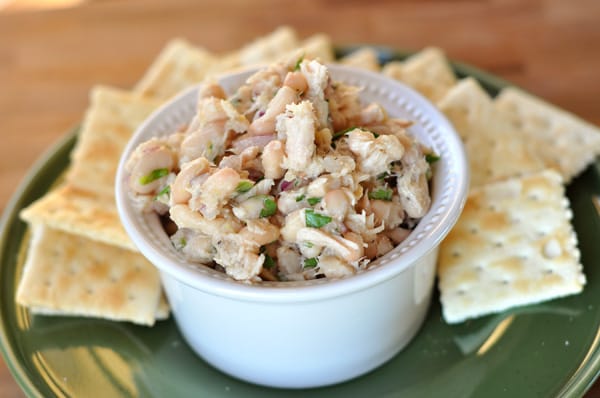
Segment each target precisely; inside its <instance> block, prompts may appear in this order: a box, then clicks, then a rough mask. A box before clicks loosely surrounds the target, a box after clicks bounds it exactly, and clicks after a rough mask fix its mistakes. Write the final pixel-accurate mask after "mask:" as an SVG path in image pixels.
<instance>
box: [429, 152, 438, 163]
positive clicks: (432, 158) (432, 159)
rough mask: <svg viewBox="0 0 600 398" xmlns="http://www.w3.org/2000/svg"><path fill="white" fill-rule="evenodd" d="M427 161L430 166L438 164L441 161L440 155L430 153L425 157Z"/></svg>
mask: <svg viewBox="0 0 600 398" xmlns="http://www.w3.org/2000/svg"><path fill="white" fill-rule="evenodd" d="M425 160H426V161H427V163H429V164H433V163H435V162H437V161H438V160H440V157H439V155H436V154H435V153H433V152H432V153H428V154H426V155H425Z"/></svg>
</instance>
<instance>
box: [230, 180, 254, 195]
mask: <svg viewBox="0 0 600 398" xmlns="http://www.w3.org/2000/svg"><path fill="white" fill-rule="evenodd" d="M253 186H254V183H253V182H252V181H250V180H242V181H240V182H239V183H238V184H237V187H235V191H236V192H238V193H244V192H248V191H249V190H250V189H252V187H253Z"/></svg>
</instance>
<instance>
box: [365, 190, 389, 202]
mask: <svg viewBox="0 0 600 398" xmlns="http://www.w3.org/2000/svg"><path fill="white" fill-rule="evenodd" d="M393 193H394V192H393V191H392V190H391V189H384V188H380V189H376V190H374V191H372V192H369V199H375V200H387V201H390V200H392V195H393Z"/></svg>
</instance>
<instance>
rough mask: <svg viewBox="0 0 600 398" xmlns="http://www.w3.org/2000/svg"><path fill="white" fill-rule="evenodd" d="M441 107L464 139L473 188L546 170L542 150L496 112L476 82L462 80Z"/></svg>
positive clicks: (443, 99) (450, 91)
mask: <svg viewBox="0 0 600 398" xmlns="http://www.w3.org/2000/svg"><path fill="white" fill-rule="evenodd" d="M437 105H438V108H439V109H440V110H441V111H442V112H443V113H444V114H445V115H446V117H447V118H448V119H449V120H450V122H452V124H453V125H454V128H455V129H456V130H457V132H458V133H459V135H460V137H461V139H462V140H463V143H464V146H465V150H466V152H467V157H468V160H469V168H470V171H471V186H472V187H476V186H479V185H482V184H485V183H487V182H490V181H495V180H499V179H502V178H505V177H510V176H517V175H521V174H524V173H529V172H533V171H539V170H542V169H544V164H543V162H542V160H541V159H540V158H539V156H538V154H537V151H538V149H537V148H535V147H531V146H530V145H528V144H529V143H528V142H527V141H526V140H524V138H523V136H522V134H521V132H520V130H518V129H517V128H515V126H514V125H512V124H511V123H510V121H509V120H508V119H507V118H506V117H504V116H503V115H502V114H501V113H499V112H498V111H496V109H495V108H494V105H493V102H492V98H491V97H490V96H489V95H488V94H487V93H486V92H485V91H484V89H483V88H482V87H481V86H480V85H479V83H477V81H476V80H475V79H473V78H471V77H469V78H466V79H462V80H461V81H460V82H459V83H458V84H456V85H455V86H454V87H452V88H451V89H450V90H449V91H448V92H447V93H446V95H445V96H444V98H442V100H441V101H439V102H438V104H437Z"/></svg>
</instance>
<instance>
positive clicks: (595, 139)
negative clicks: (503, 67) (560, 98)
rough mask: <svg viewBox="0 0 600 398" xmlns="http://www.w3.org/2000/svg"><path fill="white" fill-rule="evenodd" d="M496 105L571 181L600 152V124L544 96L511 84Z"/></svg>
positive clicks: (500, 95) (540, 152)
mask: <svg viewBox="0 0 600 398" xmlns="http://www.w3.org/2000/svg"><path fill="white" fill-rule="evenodd" d="M494 105H495V108H496V109H497V110H499V111H500V112H502V113H503V114H504V115H506V117H508V118H509V119H510V120H511V122H512V123H513V125H514V126H516V127H517V128H518V129H520V130H521V131H522V132H523V139H525V140H527V141H528V142H530V145H531V146H532V147H536V148H538V151H539V152H538V154H539V156H540V157H541V158H542V159H543V160H544V163H545V164H546V167H551V168H554V169H555V170H557V171H558V172H560V173H561V174H562V176H563V178H564V179H565V181H566V182H567V183H568V182H569V181H570V180H571V179H572V178H573V177H575V176H577V175H578V174H579V173H581V172H582V171H583V170H585V168H586V167H587V166H588V165H589V164H590V163H592V162H593V161H594V159H595V158H596V156H598V155H599V154H600V128H598V127H597V126H594V125H592V124H590V123H587V122H586V121H584V120H582V119H580V118H579V117H577V116H575V115H573V114H571V113H569V112H566V111H565V110H563V109H559V108H558V107H556V106H554V105H551V104H549V103H547V102H545V101H543V100H541V99H540V98H537V97H535V96H533V95H531V94H528V93H525V92H524V91H521V90H519V89H517V88H515V87H507V88H505V89H503V90H502V91H501V92H500V94H499V95H498V96H497V97H496V99H495V101H494Z"/></svg>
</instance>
